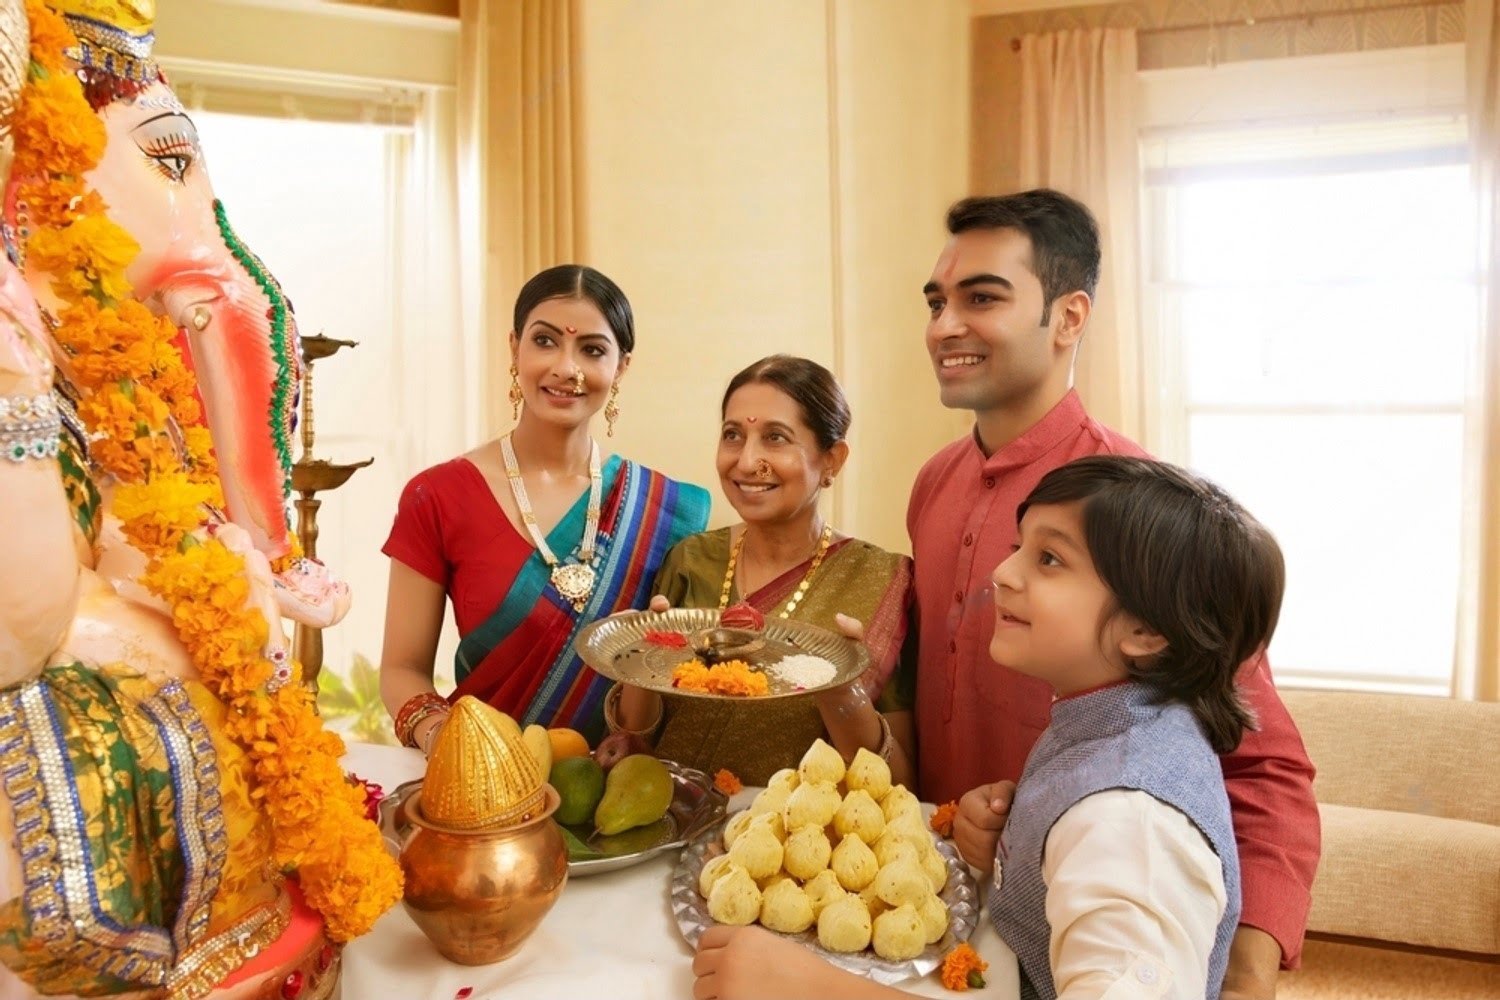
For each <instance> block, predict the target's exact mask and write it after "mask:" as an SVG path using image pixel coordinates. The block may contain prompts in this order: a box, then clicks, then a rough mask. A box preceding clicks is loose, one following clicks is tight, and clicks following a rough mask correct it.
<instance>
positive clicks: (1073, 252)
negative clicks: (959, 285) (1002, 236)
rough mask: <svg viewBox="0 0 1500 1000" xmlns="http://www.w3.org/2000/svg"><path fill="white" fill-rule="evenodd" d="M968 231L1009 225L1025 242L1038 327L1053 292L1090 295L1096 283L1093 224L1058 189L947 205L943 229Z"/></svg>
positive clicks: (1055, 296)
mask: <svg viewBox="0 0 1500 1000" xmlns="http://www.w3.org/2000/svg"><path fill="white" fill-rule="evenodd" d="M970 229H1014V230H1016V231H1017V232H1021V233H1025V234H1026V236H1027V238H1028V239H1030V240H1031V257H1032V260H1031V270H1032V271H1033V272H1034V273H1035V274H1036V276H1037V280H1039V281H1040V282H1041V283H1042V298H1043V299H1044V300H1045V302H1046V305H1045V306H1044V307H1043V310H1042V325H1044V326H1045V325H1046V324H1047V322H1048V321H1049V319H1050V317H1051V315H1052V303H1054V302H1056V301H1057V299H1058V297H1059V296H1062V295H1067V294H1068V293H1069V292H1076V291H1084V292H1087V293H1088V296H1089V298H1091V299H1092V298H1093V297H1094V289H1096V288H1097V287H1099V258H1100V251H1099V224H1098V223H1097V222H1095V221H1094V215H1093V213H1092V212H1090V211H1089V210H1088V208H1087V206H1085V205H1084V204H1083V203H1082V202H1080V201H1078V200H1076V199H1074V198H1069V197H1068V196H1067V195H1065V194H1063V193H1062V192H1060V191H1053V190H1051V189H1050V188H1038V189H1036V190H1034V191H1022V192H1020V193H1018V194H1007V195H1002V196H1000V197H976V198H965V199H964V200H963V201H960V202H958V203H956V204H955V205H954V206H953V207H952V208H950V209H948V232H950V233H952V234H953V235H955V236H957V235H958V234H959V233H963V232H967V231H969V230H970Z"/></svg>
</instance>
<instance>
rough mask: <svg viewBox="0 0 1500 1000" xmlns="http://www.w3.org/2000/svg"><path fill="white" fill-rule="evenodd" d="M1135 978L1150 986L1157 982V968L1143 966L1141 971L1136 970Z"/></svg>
mask: <svg viewBox="0 0 1500 1000" xmlns="http://www.w3.org/2000/svg"><path fill="white" fill-rule="evenodd" d="M1135 978H1137V979H1139V980H1140V981H1141V982H1143V983H1145V984H1146V985H1147V986H1150V985H1151V984H1152V983H1154V982H1156V966H1154V965H1142V966H1141V967H1140V968H1139V969H1136V970H1135Z"/></svg>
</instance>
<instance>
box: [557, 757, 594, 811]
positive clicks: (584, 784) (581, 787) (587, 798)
mask: <svg viewBox="0 0 1500 1000" xmlns="http://www.w3.org/2000/svg"><path fill="white" fill-rule="evenodd" d="M547 783H548V784H550V785H551V786H552V787H553V788H555V789H557V795H558V797H559V798H561V799H562V804H561V805H559V806H558V807H557V812H556V813H555V814H554V818H555V819H556V820H557V821H558V822H559V823H562V824H563V825H565V826H572V825H574V824H576V823H587V822H588V821H589V819H590V818H591V817H592V816H593V815H594V809H595V808H596V807H597V806H598V805H599V800H600V799H602V798H603V797H604V768H602V767H600V766H599V762H598V761H596V760H594V758H592V757H564V758H563V759H562V760H559V761H557V762H556V763H554V764H553V765H552V771H551V773H549V774H548V775H547Z"/></svg>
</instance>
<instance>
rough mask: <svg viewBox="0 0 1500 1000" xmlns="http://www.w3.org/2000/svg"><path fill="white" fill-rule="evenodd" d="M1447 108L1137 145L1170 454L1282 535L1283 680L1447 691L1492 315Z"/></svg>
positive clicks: (1168, 135)
mask: <svg viewBox="0 0 1500 1000" xmlns="http://www.w3.org/2000/svg"><path fill="white" fill-rule="evenodd" d="M1464 143H1465V133H1464V126H1463V121H1462V119H1461V117H1458V116H1455V115H1452V114H1426V115H1412V116H1405V117H1400V118H1393V117H1391V116H1379V117H1365V118H1356V119H1344V120H1338V119H1335V120H1325V121H1322V122H1319V123H1310V124H1298V125H1286V126H1274V125H1261V126H1259V127H1251V126H1244V125H1241V126H1238V127H1235V128H1217V129H1198V130H1191V131H1187V130H1176V131H1174V130H1170V129H1168V130H1161V131H1158V132H1157V133H1155V134H1152V135H1150V136H1149V137H1148V138H1147V139H1146V140H1145V141H1144V142H1143V150H1142V152H1143V166H1144V179H1145V187H1146V190H1145V202H1144V205H1145V215H1144V220H1145V223H1146V225H1145V230H1146V233H1147V237H1146V238H1147V242H1148V257H1147V260H1148V267H1147V268H1146V269H1145V271H1144V280H1145V281H1146V283H1147V288H1146V296H1145V299H1146V307H1145V308H1146V310H1147V315H1146V317H1145V320H1146V324H1147V329H1148V330H1155V331H1157V335H1158V337H1159V340H1158V341H1157V347H1158V349H1159V351H1160V362H1161V364H1160V367H1159V368H1158V369H1157V370H1159V371H1160V372H1162V373H1164V374H1163V376H1162V378H1161V382H1160V384H1159V385H1158V386H1157V387H1156V388H1157V391H1158V394H1159V400H1158V401H1159V404H1160V406H1159V410H1158V412H1159V414H1160V416H1161V430H1160V434H1159V439H1158V440H1157V441H1156V442H1155V444H1156V446H1157V448H1158V449H1159V451H1160V452H1161V453H1162V454H1163V455H1164V456H1167V457H1171V458H1174V459H1176V460H1178V461H1181V462H1184V463H1185V464H1187V465H1189V466H1192V467H1193V468H1195V469H1197V470H1198V471H1200V472H1203V473H1204V474H1206V475H1208V476H1210V477H1212V478H1214V479H1216V480H1217V481H1219V482H1220V483H1222V484H1223V485H1224V486H1225V487H1226V488H1227V489H1229V490H1230V491H1231V492H1233V493H1234V494H1235V495H1236V496H1237V497H1239V498H1240V499H1241V500H1242V501H1243V502H1244V503H1245V504H1246V506H1248V507H1249V508H1250V509H1251V510H1252V511H1254V512H1255V513H1256V514H1257V516H1259V517H1260V518H1261V519H1262V520H1263V521H1264V522H1265V523H1266V524H1267V525H1268V526H1269V527H1270V528H1271V529H1272V530H1273V531H1274V532H1275V533H1276V535H1277V538H1278V539H1279V541H1280V542H1281V546H1282V550H1283V552H1284V553H1285V556H1286V561H1287V591H1286V599H1285V603H1284V605H1283V610H1282V617H1281V624H1280V626H1279V628H1278V631H1277V635H1276V639H1275V642H1274V644H1273V647H1272V659H1273V663H1274V665H1275V669H1276V672H1277V676H1278V678H1280V679H1281V680H1282V681H1288V680H1290V681H1292V682H1294V683H1295V682H1301V683H1309V684H1328V685H1330V686H1340V687H1376V688H1385V689H1399V690H1409V691H1428V692H1433V693H1448V692H1450V691H1451V690H1452V686H1453V678H1454V657H1455V648H1456V642H1457V634H1458V627H1459V613H1460V600H1461V595H1460V592H1459V591H1460V587H1459V581H1460V579H1461V577H1462V572H1461V571H1462V569H1463V558H1464V553H1465V551H1466V550H1471V549H1473V547H1474V546H1473V544H1472V543H1469V544H1467V545H1466V543H1465V538H1464V529H1465V520H1464V510H1465V499H1466V492H1465V491H1466V485H1465V483H1466V479H1465V471H1466V465H1465V463H1466V461H1468V460H1470V456H1468V455H1466V448H1465V441H1466V437H1465V432H1466V425H1467V422H1468V421H1470V420H1471V419H1477V414H1471V412H1470V408H1471V407H1472V405H1473V391H1472V388H1471V379H1472V378H1473V376H1474V372H1473V371H1472V368H1473V365H1472V357H1471V354H1472V350H1473V347H1474V345H1475V344H1476V343H1477V333H1478V324H1479V318H1478V316H1479V305H1478V303H1479V284H1478V282H1479V279H1478V272H1477V268H1476V253H1477V251H1476V241H1475V227H1474V218H1475V212H1474V206H1473V201H1472V196H1471V193H1470V187H1469V176H1468V167H1467V153H1466V149H1465V146H1464Z"/></svg>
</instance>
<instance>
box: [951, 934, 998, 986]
mask: <svg viewBox="0 0 1500 1000" xmlns="http://www.w3.org/2000/svg"><path fill="white" fill-rule="evenodd" d="M989 967H990V964H989V963H988V962H986V961H985V960H984V959H982V958H980V957H979V953H978V952H976V951H975V950H974V949H973V947H971V946H970V944H969V942H967V941H965V942H964V943H963V944H961V945H959V946H958V947H957V948H954V949H953V950H952V951H950V952H948V954H947V956H946V957H945V958H944V959H943V973H942V976H943V985H944V986H946V987H947V988H948V989H950V990H954V991H956V992H958V993H962V992H964V991H965V990H967V989H968V988H969V987H970V986H972V987H974V988H975V989H980V988H982V987H983V986H984V972H985V970H987V969H988V968H989Z"/></svg>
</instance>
